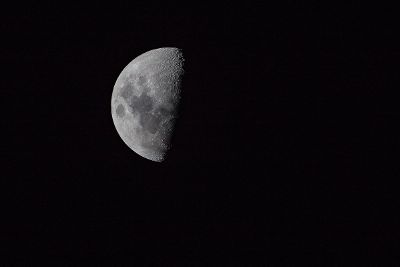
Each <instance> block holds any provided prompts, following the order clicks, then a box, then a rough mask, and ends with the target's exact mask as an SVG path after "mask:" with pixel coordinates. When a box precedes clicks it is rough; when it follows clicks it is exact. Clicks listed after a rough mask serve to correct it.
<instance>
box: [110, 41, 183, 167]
mask: <svg viewBox="0 0 400 267" xmlns="http://www.w3.org/2000/svg"><path fill="white" fill-rule="evenodd" d="M183 63H184V57H183V53H182V51H181V50H180V49H179V48H175V47H163V48H158V49H153V50H150V51H148V52H145V53H143V54H141V55H139V56H138V57H136V58H135V59H133V60H132V61H131V62H130V63H129V64H128V65H127V66H126V67H125V68H124V69H123V70H122V72H121V73H120V75H119V76H118V78H117V80H116V82H115V85H114V89H113V92H112V97H111V114H112V119H113V122H114V125H115V128H116V130H117V132H118V134H119V136H120V137H121V139H122V140H123V142H124V143H125V144H126V145H127V146H128V147H129V148H131V149H132V150H133V151H134V152H136V153H137V154H138V155H140V156H142V157H144V158H146V159H149V160H152V161H155V162H161V161H163V160H164V159H165V158H166V155H167V152H168V150H169V149H170V148H171V144H170V141H171V136H172V134H173V131H174V126H175V122H176V119H177V115H178V113H177V109H178V106H179V102H180V98H181V83H182V82H181V81H182V76H183V72H184V69H183Z"/></svg>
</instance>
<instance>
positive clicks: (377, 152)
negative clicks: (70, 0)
mask: <svg viewBox="0 0 400 267" xmlns="http://www.w3.org/2000/svg"><path fill="white" fill-rule="evenodd" d="M2 12H4V14H2V18H5V21H4V23H2V25H1V30H2V32H3V38H2V39H3V40H2V46H3V47H4V48H3V49H2V52H3V53H2V54H3V56H2V61H3V62H2V70H3V71H2V72H3V75H4V77H3V82H2V90H3V91H2V96H3V97H2V98H3V100H4V102H5V105H3V107H6V110H5V111H4V113H3V119H2V121H3V128H2V129H3V133H5V134H6V136H7V137H6V138H4V139H3V144H2V146H3V149H2V152H3V153H2V154H3V155H2V159H3V160H2V162H3V164H2V165H3V167H2V169H3V174H2V175H1V176H2V178H1V180H2V183H3V186H2V189H5V191H6V193H5V194H3V196H4V197H5V198H4V201H3V204H4V209H3V212H2V213H3V215H2V216H1V217H2V218H1V221H2V223H1V224H2V230H1V235H0V240H2V241H4V242H2V244H4V245H5V246H4V248H3V249H2V250H1V254H2V257H1V259H2V260H1V261H4V262H7V261H14V262H15V263H17V264H21V265H22V264H23V263H28V262H42V263H43V262H49V263H52V264H55V265H54V266H60V265H62V264H79V265H82V266H89V265H90V264H94V265H97V266H98V265H103V264H104V265H107V266H132V265H133V266H263V265H264V264H271V265H273V266H286V265H290V264H293V263H295V264H296V265H301V260H303V259H304V260H305V261H304V262H306V263H307V264H308V265H309V266H312V265H316V266H331V265H336V264H339V265H340V264H343V263H346V264H350V265H352V264H357V263H359V262H360V260H365V259H368V260H370V259H371V260H372V259H374V260H376V262H377V263H382V262H384V261H385V262H390V263H392V264H394V263H396V262H398V261H399V256H398V255H399V254H398V251H396V250H395V248H396V246H399V245H400V244H399V240H400V239H399V238H400V234H399V230H398V229H399V228H398V226H399V219H398V211H399V209H400V207H399V206H400V205H399V199H398V192H399V191H398V187H396V186H395V185H396V177H397V178H398V176H399V165H398V154H396V153H397V152H398V148H399V131H398V130H397V124H398V121H399V120H398V118H399V113H398V111H397V106H398V98H396V97H394V94H393V93H392V92H391V91H392V90H393V91H397V90H398V88H399V82H398V80H399V78H398V77H399V76H398V70H399V68H398V62H399V61H398V59H399V46H398V42H396V37H397V35H398V28H396V27H395V25H396V21H395V15H396V14H394V13H395V12H394V9H393V8H392V7H390V6H371V7H367V6H366V4H365V3H363V5H361V4H360V5H352V4H347V5H346V6H333V5H331V6H322V5H321V4H318V3H316V4H308V5H304V4H296V3H293V2H282V4H281V5H279V6H278V5H264V6H262V5H259V6H257V5H253V6H250V7H249V6H240V7H234V6H233V5H232V3H225V4H224V5H223V6H222V7H216V6H215V5H212V6H207V7H206V6H199V5H192V6H191V7H187V8H185V7H183V6H181V7H179V8H178V7H176V6H165V7H164V6H157V5H156V4H155V3H154V4H151V3H150V6H144V5H140V4H134V5H131V6H129V5H126V6H116V5H115V4H113V5H112V6H111V5H109V6H107V5H102V6H100V5H99V4H97V5H93V6H84V5H82V4H80V5H76V6H72V5H71V4H68V5H67V6H62V5H61V4H54V5H53V6H40V5H32V6H22V5H21V7H15V8H12V9H4V11H2ZM167 46H173V47H179V48H181V49H183V53H184V56H185V59H186V61H185V77H184V81H183V100H182V109H181V116H180V120H179V122H178V124H177V127H176V131H175V136H174V139H173V148H172V150H171V151H170V153H169V156H168V158H167V159H166V161H164V162H163V163H154V162H151V161H148V160H146V159H144V158H142V157H140V156H138V155H137V154H136V153H134V152H132V151H131V150H130V149H129V148H128V147H127V146H126V145H125V144H124V143H123V142H122V140H121V139H120V137H119V136H118V134H117V131H116V130H115V127H114V124H113V122H112V118H111V114H110V113H111V110H110V101H111V92H112V89H113V86H114V83H115V81H116V78H117V77H118V75H119V73H120V72H121V70H122V69H123V68H124V67H125V66H126V65H127V64H128V63H129V62H130V61H131V60H132V59H134V58H135V57H136V56H138V55H140V54H142V53H144V52H146V51H148V50H151V49H155V48H159V47H167ZM349 258H351V259H352V260H354V262H353V261H349ZM191 264H192V265H191ZM353 266H354V265H353Z"/></svg>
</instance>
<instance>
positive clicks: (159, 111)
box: [120, 76, 172, 134]
mask: <svg viewBox="0 0 400 267" xmlns="http://www.w3.org/2000/svg"><path fill="white" fill-rule="evenodd" d="M146 82H147V79H146V77H144V76H139V78H138V85H139V86H140V87H142V89H143V91H142V93H141V94H140V96H135V95H133V90H135V86H134V85H133V84H132V83H127V84H126V85H125V86H124V87H123V88H121V94H120V95H121V97H123V98H124V99H125V100H126V102H127V103H128V106H129V108H130V109H131V112H132V113H133V114H135V113H136V114H140V120H139V123H140V125H141V126H142V128H143V130H144V131H147V132H149V133H151V134H155V133H156V132H157V131H158V130H159V127H160V123H161V122H162V121H163V119H165V118H167V117H170V115H172V114H171V112H170V111H169V110H168V109H166V108H165V107H162V106H160V107H157V108H155V105H154V101H153V98H152V97H151V96H149V95H148V94H147V93H148V92H149V91H150V88H149V87H148V86H147V84H146Z"/></svg>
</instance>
